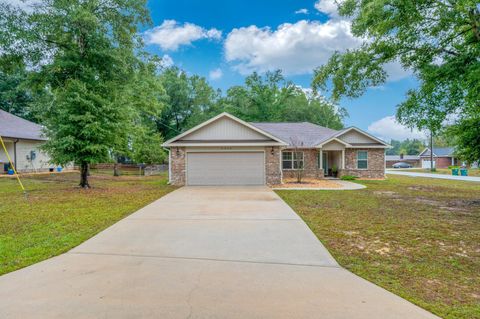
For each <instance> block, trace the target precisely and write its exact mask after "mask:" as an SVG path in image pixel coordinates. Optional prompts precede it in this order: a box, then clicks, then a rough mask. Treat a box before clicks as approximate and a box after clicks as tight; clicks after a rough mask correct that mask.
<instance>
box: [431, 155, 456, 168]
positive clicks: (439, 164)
mask: <svg viewBox="0 0 480 319" xmlns="http://www.w3.org/2000/svg"><path fill="white" fill-rule="evenodd" d="M429 160H430V159H429ZM433 160H434V161H435V167H436V168H448V167H449V166H452V158H451V157H437V158H435V157H434V158H433Z"/></svg>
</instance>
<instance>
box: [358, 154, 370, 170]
mask: <svg viewBox="0 0 480 319" xmlns="http://www.w3.org/2000/svg"><path fill="white" fill-rule="evenodd" d="M357 168H358V169H368V151H357Z"/></svg>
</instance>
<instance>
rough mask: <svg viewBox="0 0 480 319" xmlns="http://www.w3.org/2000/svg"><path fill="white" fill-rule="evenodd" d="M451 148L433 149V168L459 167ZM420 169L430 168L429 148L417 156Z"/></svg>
mask: <svg viewBox="0 0 480 319" xmlns="http://www.w3.org/2000/svg"><path fill="white" fill-rule="evenodd" d="M454 151H455V149H454V148H453V147H434V148H433V167H435V168H448V167H449V166H453V165H459V161H458V159H457V158H456V157H455V155H454ZM419 157H420V159H421V163H422V168H430V148H428V147H427V148H426V149H424V150H423V152H421V153H420V155H419Z"/></svg>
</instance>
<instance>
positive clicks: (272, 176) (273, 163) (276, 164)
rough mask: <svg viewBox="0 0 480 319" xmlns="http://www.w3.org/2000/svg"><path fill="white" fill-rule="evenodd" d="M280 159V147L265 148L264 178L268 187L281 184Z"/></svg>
mask: <svg viewBox="0 0 480 319" xmlns="http://www.w3.org/2000/svg"><path fill="white" fill-rule="evenodd" d="M272 149H273V154H272ZM280 159H281V153H280V147H273V148H272V147H265V176H266V180H267V184H268V185H276V184H281V183H282V172H281V170H280V164H281V163H280Z"/></svg>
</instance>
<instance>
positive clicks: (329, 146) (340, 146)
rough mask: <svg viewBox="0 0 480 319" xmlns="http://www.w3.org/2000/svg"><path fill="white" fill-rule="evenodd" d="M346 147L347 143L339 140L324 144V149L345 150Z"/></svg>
mask: <svg viewBox="0 0 480 319" xmlns="http://www.w3.org/2000/svg"><path fill="white" fill-rule="evenodd" d="M344 148H345V145H343V144H342V143H339V142H337V141H331V142H329V143H327V144H325V145H323V146H322V149H323V150H324V151H337V150H343V149H344Z"/></svg>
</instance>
